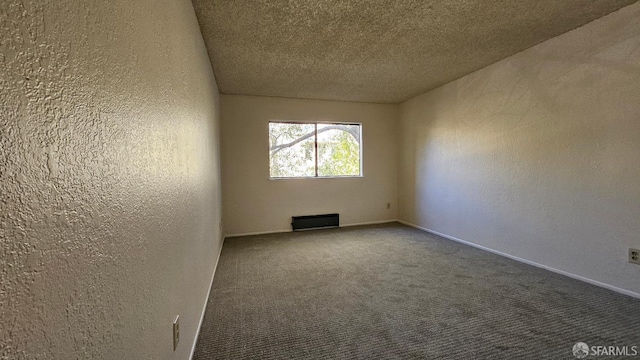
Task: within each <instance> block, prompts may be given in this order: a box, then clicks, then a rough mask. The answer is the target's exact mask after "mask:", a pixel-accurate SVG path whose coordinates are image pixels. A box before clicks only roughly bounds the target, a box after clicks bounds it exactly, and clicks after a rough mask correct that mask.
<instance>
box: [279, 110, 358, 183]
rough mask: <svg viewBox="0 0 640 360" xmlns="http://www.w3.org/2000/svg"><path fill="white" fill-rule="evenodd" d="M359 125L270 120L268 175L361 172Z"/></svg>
mask: <svg viewBox="0 0 640 360" xmlns="http://www.w3.org/2000/svg"><path fill="white" fill-rule="evenodd" d="M360 128H361V126H360V125H359V124H339V123H331V124H328V123H319V124H316V123H311V124H310V123H293V122H270V123H269V160H270V161H269V167H270V176H271V177H272V178H290V177H339V176H360V174H361V171H360V163H361V162H360V156H361V131H360Z"/></svg>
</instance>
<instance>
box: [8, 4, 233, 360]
mask: <svg viewBox="0 0 640 360" xmlns="http://www.w3.org/2000/svg"><path fill="white" fill-rule="evenodd" d="M0 89H1V92H2V94H1V95H2V96H1V97H0V184H1V188H0V193H1V198H0V315H1V319H2V320H1V321H2V325H1V326H0V359H186V358H188V356H189V354H190V350H191V346H192V344H193V341H194V339H195V333H196V329H197V326H198V321H199V319H200V314H201V311H202V307H203V305H204V302H205V298H206V296H207V294H206V292H207V289H208V285H209V282H210V280H211V275H212V272H213V269H214V266H215V262H216V259H217V255H218V253H219V248H220V246H221V241H220V233H219V228H220V225H219V221H220V185H219V161H218V100H217V99H218V91H217V87H216V83H215V79H214V77H213V73H212V71H211V66H210V63H209V60H208V56H207V53H206V49H205V47H204V42H203V40H202V37H201V34H200V31H199V27H198V24H197V21H196V17H195V13H194V10H193V7H192V4H191V2H190V1H188V0H172V1H150V0H136V1H128V0H112V1H82V0H3V2H2V5H1V6H0ZM176 315H180V318H181V342H180V345H179V347H178V349H177V351H176V352H174V351H173V347H172V330H171V329H172V327H171V323H172V321H173V319H174V318H175V316H176Z"/></svg>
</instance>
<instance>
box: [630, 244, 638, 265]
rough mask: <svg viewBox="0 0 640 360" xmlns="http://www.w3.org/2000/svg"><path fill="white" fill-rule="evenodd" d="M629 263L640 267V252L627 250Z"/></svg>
mask: <svg viewBox="0 0 640 360" xmlns="http://www.w3.org/2000/svg"><path fill="white" fill-rule="evenodd" d="M629 262H630V263H632V264H636V265H640V250H639V249H633V248H629Z"/></svg>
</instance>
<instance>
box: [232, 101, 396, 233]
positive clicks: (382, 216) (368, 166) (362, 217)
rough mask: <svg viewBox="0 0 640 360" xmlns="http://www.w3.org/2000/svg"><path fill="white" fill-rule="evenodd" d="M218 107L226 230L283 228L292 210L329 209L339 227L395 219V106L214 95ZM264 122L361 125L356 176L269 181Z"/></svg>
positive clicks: (288, 223) (305, 212)
mask: <svg viewBox="0 0 640 360" xmlns="http://www.w3.org/2000/svg"><path fill="white" fill-rule="evenodd" d="M220 106H221V116H222V142H221V146H222V150H221V151H222V175H223V189H224V202H225V209H224V223H225V231H226V233H227V234H232V235H233V234H243V233H253V232H269V231H290V230H291V216H297V215H314V214H324V213H332V212H337V213H340V222H341V225H342V224H344V225H347V224H355V223H363V222H373V221H382V220H393V219H395V218H396V207H397V201H396V199H397V184H396V182H397V168H396V160H397V141H396V140H397V139H396V138H397V114H398V107H397V106H396V105H379V104H367V103H350V102H338V101H316V100H300V99H287V98H274V97H256V96H236V95H221V97H220ZM270 120H304V121H342V122H361V123H362V136H363V140H362V141H363V173H364V177H362V178H341V179H292V180H269V153H268V149H269V132H268V130H269V125H268V123H269V121H270ZM387 203H391V209H390V210H388V209H387V208H386V204H387Z"/></svg>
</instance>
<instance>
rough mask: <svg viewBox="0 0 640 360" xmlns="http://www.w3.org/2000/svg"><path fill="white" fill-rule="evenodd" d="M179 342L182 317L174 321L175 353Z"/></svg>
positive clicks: (177, 317)
mask: <svg viewBox="0 0 640 360" xmlns="http://www.w3.org/2000/svg"><path fill="white" fill-rule="evenodd" d="M178 342H180V315H178V316H176V319H175V320H173V351H176V348H177V347H178Z"/></svg>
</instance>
